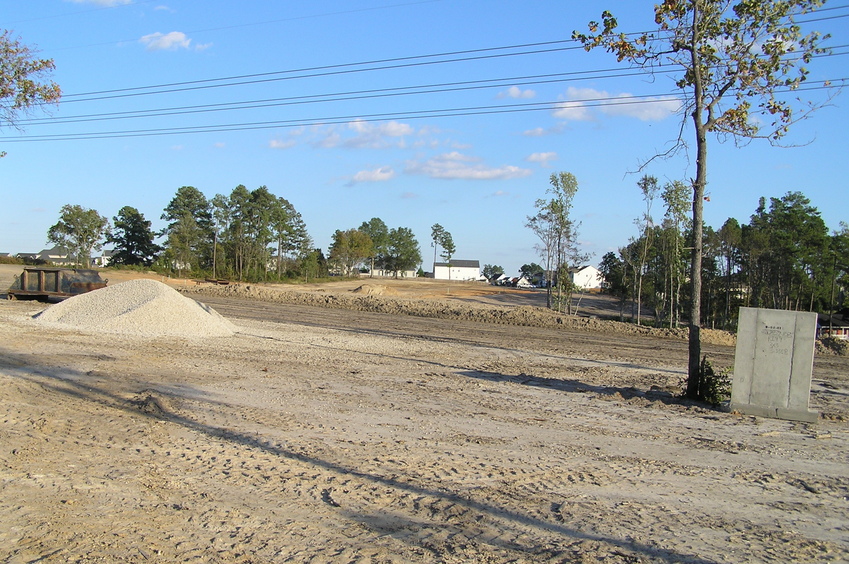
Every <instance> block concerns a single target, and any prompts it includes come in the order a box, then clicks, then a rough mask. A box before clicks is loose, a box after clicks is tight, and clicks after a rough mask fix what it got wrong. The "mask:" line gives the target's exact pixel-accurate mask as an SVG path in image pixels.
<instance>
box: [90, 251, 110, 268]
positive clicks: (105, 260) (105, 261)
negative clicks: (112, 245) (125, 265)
mask: <svg viewBox="0 0 849 564" xmlns="http://www.w3.org/2000/svg"><path fill="white" fill-rule="evenodd" d="M114 256H115V251H114V250H104V251H103V253H101V255H100V256H99V257H92V258H91V265H92V266H99V267H100V268H104V267H106V266H109V263H110V262H112V257H114Z"/></svg>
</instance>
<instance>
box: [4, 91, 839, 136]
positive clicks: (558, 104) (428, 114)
mask: <svg viewBox="0 0 849 564" xmlns="http://www.w3.org/2000/svg"><path fill="white" fill-rule="evenodd" d="M839 80H842V81H845V80H847V79H839ZM829 88H831V87H830V86H826V85H823V86H807V87H802V88H797V89H795V90H792V91H793V92H799V91H813V90H824V89H829ZM787 91H788V92H789V91H791V90H790V89H787ZM669 101H677V102H679V103H683V102H682V100H681V99H680V98H675V97H671V96H665V97H664V96H657V95H642V96H631V97H628V98H622V97H618V96H617V97H604V98H594V99H586V100H571V101H555V102H552V101H549V102H533V103H524V104H502V105H494V106H472V107H463V108H442V109H434V110H417V111H409V112H390V113H376V114H365V115H363V114H356V115H343V116H326V117H318V118H305V119H292V120H276V121H260V122H249V123H231V124H217V125H200V126H190V127H172V128H159V129H140V130H123V131H113V132H103V133H69V134H53V135H38V136H32V137H24V138H14V137H9V138H6V137H0V140H2V141H5V142H8V143H25V142H40V141H71V140H92V139H113V138H122V137H150V136H160V135H182V134H189V133H218V132H225V131H244V130H261V129H272V128H293V127H305V126H310V125H337V124H344V123H349V122H351V121H352V120H356V121H362V122H374V121H385V120H388V119H396V120H397V119H404V120H414V119H424V118H436V117H458V116H470V115H491V114H504V113H521V112H530V111H546V110H554V109H568V108H570V107H580V108H583V107H609V106H622V105H634V104H656V103H658V102H669Z"/></svg>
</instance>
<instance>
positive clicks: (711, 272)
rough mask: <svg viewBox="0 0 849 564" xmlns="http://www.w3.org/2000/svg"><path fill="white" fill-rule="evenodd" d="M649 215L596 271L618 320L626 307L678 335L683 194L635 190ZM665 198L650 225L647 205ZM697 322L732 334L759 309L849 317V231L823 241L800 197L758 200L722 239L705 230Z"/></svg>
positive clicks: (686, 240)
mask: <svg viewBox="0 0 849 564" xmlns="http://www.w3.org/2000/svg"><path fill="white" fill-rule="evenodd" d="M652 184H654V186H655V187H654V188H653V189H649V190H647V191H644V192H643V194H644V196H645V198H646V202H647V208H646V209H647V211H646V212H645V213H644V215H643V216H641V218H639V219H638V221H637V224H638V226H639V234H638V235H637V236H636V237H634V238H632V239H631V240H630V241H629V242H628V244H627V245H625V246H623V247H621V248H620V249H619V250H618V252H609V253H607V254H606V255H605V256H604V257H603V258H602V261H601V264H600V267H599V269H600V270H601V272H602V275H603V276H604V281H605V287H606V290H607V291H608V292H610V293H611V294H613V295H614V296H616V297H618V298H619V303H620V318H622V319H624V318H625V317H626V315H628V314H627V313H626V311H627V310H628V308H629V307H630V317H631V319H632V320H634V321H635V322H637V323H640V322H641V318H642V317H644V314H643V313H642V310H643V309H645V311H647V312H649V317H651V318H653V320H654V323H655V324H656V325H663V326H668V327H677V326H678V324H679V323H680V322H681V319H682V314H685V312H684V311H683V310H682V307H681V305H682V304H684V303H687V301H688V300H689V296H690V292H692V284H691V280H690V277H689V274H688V257H687V253H686V249H688V248H691V247H692V245H693V229H692V224H691V222H690V221H689V220H688V219H687V217H686V212H685V211H684V210H685V208H686V196H687V194H688V188H687V187H686V186H683V184H682V183H670V184H669V185H667V186H666V187H664V188H663V189H662V191H661V190H660V189H657V188H656V181H654V179H652V178H651V177H644V178H643V180H641V183H640V185H641V187H645V186H648V185H652ZM658 193H660V194H662V199H663V202H664V204H665V213H664V215H663V219H662V220H661V221H659V222H655V220H654V217H653V216H652V215H651V202H652V201H653V200H654V198H656V197H657V195H658ZM703 232H704V244H703V261H702V269H701V280H702V284H701V303H702V304H703V306H702V309H701V316H702V317H701V319H700V320H699V322H700V323H701V324H703V325H704V326H706V327H711V328H721V329H734V328H735V327H736V326H737V316H738V310H739V308H740V307H741V306H742V307H762V308H770V309H786V310H795V311H813V312H821V313H832V312H834V311H839V310H841V309H842V308H844V307H847V305H849V304H847V295H846V288H847V287H849V226H847V225H846V224H845V223H843V222H841V223H840V228H839V229H838V230H836V231H832V232H829V229H828V227H827V226H826V224H825V222H824V221H823V219H822V217H821V214H820V211H819V210H818V209H817V208H816V207H815V206H813V205H812V204H811V201H810V200H809V199H808V198H807V197H806V196H805V195H804V194H803V193H801V192H788V193H786V194H785V195H784V196H782V197H780V198H776V197H772V198H769V199H767V198H763V197H762V198H760V200H759V202H758V205H757V207H756V209H755V211H754V213H753V214H752V215H751V217H750V219H749V222H748V223H746V224H740V222H739V221H738V220H737V219H734V218H729V219H728V220H726V221H725V222H724V223H723V224H722V226H721V227H720V228H719V229H714V228H713V227H711V226H708V225H704V226H703Z"/></svg>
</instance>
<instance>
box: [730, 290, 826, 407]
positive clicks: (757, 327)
mask: <svg viewBox="0 0 849 564" xmlns="http://www.w3.org/2000/svg"><path fill="white" fill-rule="evenodd" d="M816 328H817V314H815V313H808V312H796V311H784V310H775V309H761V308H747V307H743V308H740V317H739V322H738V326H737V349H736V352H735V358H734V379H733V382H732V387H731V405H730V408H731V410H732V411H739V412H740V413H745V414H748V415H759V416H761V417H772V418H777V419H790V420H793V421H807V422H815V421H816V420H817V419H818V417H819V414H818V413H817V412H815V411H809V410H808V401H809V399H810V395H811V375H812V372H813V364H814V341H815V339H816Z"/></svg>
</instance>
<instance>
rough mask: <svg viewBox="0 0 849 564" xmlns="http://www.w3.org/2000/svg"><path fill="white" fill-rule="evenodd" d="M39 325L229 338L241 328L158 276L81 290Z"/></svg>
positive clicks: (47, 312)
mask: <svg viewBox="0 0 849 564" xmlns="http://www.w3.org/2000/svg"><path fill="white" fill-rule="evenodd" d="M35 320H36V321H37V322H38V323H42V324H45V325H51V324H57V325H61V326H63V327H66V328H67V327H74V328H76V329H83V330H89V331H98V332H105V333H119V334H124V335H139V336H145V337H160V336H167V337H185V338H202V337H227V336H230V335H232V334H233V333H234V332H235V330H236V327H235V326H234V325H233V324H232V323H230V322H229V321H227V320H226V319H224V318H223V317H222V316H221V315H220V314H219V313H218V312H216V311H215V310H214V309H212V308H210V307H208V306H206V305H204V304H202V303H199V302H196V301H195V300H192V299H190V298H187V297H185V296H183V295H182V294H180V293H179V292H177V291H176V290H174V289H173V288H170V287H169V286H166V285H165V284H163V283H161V282H157V281H156V280H131V281H129V282H124V283H121V284H116V285H115V286H108V287H106V288H102V289H100V290H95V291H93V292H88V293H86V294H80V295H78V296H74V297H72V298H68V299H67V300H65V301H63V302H59V303H57V304H54V305H52V306H50V307H48V308H47V309H45V310H44V311H42V312H41V313H39V314H37V315H36V316H35Z"/></svg>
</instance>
